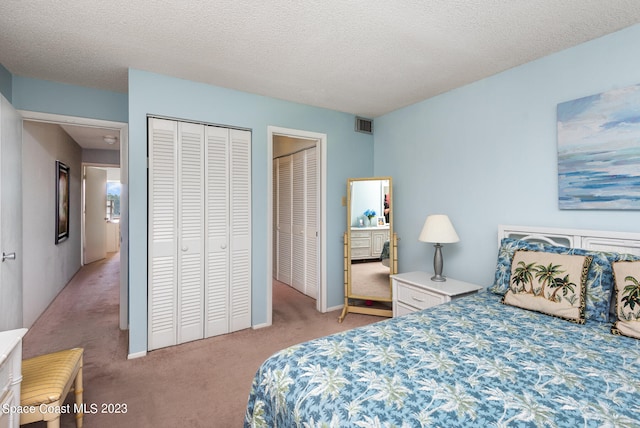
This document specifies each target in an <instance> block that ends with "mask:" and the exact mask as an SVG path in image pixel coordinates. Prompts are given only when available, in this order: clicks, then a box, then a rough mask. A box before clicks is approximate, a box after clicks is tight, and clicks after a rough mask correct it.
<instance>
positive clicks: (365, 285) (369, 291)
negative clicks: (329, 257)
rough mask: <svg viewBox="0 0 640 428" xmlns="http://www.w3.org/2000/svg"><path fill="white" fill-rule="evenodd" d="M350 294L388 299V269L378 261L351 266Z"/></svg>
mask: <svg viewBox="0 0 640 428" xmlns="http://www.w3.org/2000/svg"><path fill="white" fill-rule="evenodd" d="M351 292H352V294H356V295H359V296H371V297H382V298H385V297H387V298H388V297H390V296H391V282H390V281H389V268H388V267H386V266H385V265H383V264H382V263H381V262H380V261H378V260H376V261H373V262H364V263H353V264H352V265H351Z"/></svg>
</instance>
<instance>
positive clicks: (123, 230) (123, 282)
mask: <svg viewBox="0 0 640 428" xmlns="http://www.w3.org/2000/svg"><path fill="white" fill-rule="evenodd" d="M18 113H19V114H20V115H21V116H22V119H23V120H31V121H35V122H46V123H53V124H56V125H77V126H92V127H98V128H112V129H114V130H116V131H118V132H119V133H120V135H119V140H120V182H121V183H122V184H123V187H125V188H126V187H127V186H128V178H127V177H128V171H127V170H126V169H125V168H126V166H127V165H128V164H129V150H128V141H129V124H128V123H126V122H114V121H110V120H101V119H90V118H87V117H77V116H66V115H62V114H53V113H42V112H37V111H29V110H18ZM123 179H124V180H123ZM123 192H124V194H125V195H128V191H127V190H126V189H124V190H123ZM122 197H123V196H122V195H121V198H122ZM124 198H125V201H121V203H120V210H121V212H122V211H127V210H128V208H129V205H128V203H127V201H126V198H127V196H124ZM123 202H124V204H123ZM128 218H129V217H128V212H125V218H124V219H123V217H122V213H121V215H120V221H121V224H120V236H121V240H122V242H121V245H120V323H119V324H120V325H119V327H120V329H121V330H127V329H128V328H129V251H128V248H129V228H128V224H125V225H123V224H122V222H123V221H124V222H125V223H127V222H128ZM123 226H124V227H123ZM80 258H81V260H80V263H82V251H80Z"/></svg>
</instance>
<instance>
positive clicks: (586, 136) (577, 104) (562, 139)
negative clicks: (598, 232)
mask: <svg viewBox="0 0 640 428" xmlns="http://www.w3.org/2000/svg"><path fill="white" fill-rule="evenodd" d="M639 109H640V85H633V86H628V87H625V88H619V89H612V90H610V91H607V92H603V93H600V94H597V95H590V96H587V97H583V98H579V99H577V100H572V101H567V102H564V103H560V104H558V112H557V113H558V119H557V121H558V206H559V208H560V209H567V210H571V209H582V210H595V209H603V210H640V191H639V190H638V189H639V185H640V144H638V141H640V114H639V113H638V111H639Z"/></svg>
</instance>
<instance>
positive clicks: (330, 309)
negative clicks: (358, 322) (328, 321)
mask: <svg viewBox="0 0 640 428" xmlns="http://www.w3.org/2000/svg"><path fill="white" fill-rule="evenodd" d="M342 308H344V305H338V306H332V307H330V308H327V310H326V311H325V312H333V311H341V310H342Z"/></svg>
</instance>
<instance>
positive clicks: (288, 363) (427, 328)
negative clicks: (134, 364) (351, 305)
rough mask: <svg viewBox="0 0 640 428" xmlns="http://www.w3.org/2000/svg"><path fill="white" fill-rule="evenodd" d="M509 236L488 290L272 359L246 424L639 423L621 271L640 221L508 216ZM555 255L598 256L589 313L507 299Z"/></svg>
mask: <svg viewBox="0 0 640 428" xmlns="http://www.w3.org/2000/svg"><path fill="white" fill-rule="evenodd" d="M498 235H499V236H498V252H497V254H498V257H497V265H496V270H495V281H494V283H493V284H492V285H489V286H488V287H487V289H486V290H485V291H482V292H480V293H477V294H475V295H473V296H470V297H465V298H463V299H458V300H455V301H453V302H452V303H450V304H445V305H440V306H436V307H433V308H429V309H426V310H423V311H419V312H415V313H412V314H408V315H404V316H401V317H397V318H393V319H387V320H383V321H380V322H377V323H374V324H371V325H368V326H365V327H360V328H357V329H353V330H349V331H346V332H343V333H339V334H335V335H332V336H327V337H323V338H319V339H316V340H313V341H309V342H306V343H302V344H299V345H295V346H292V347H290V348H287V349H284V350H282V351H280V352H278V353H276V354H274V355H273V356H272V357H270V358H269V359H267V360H266V361H265V362H264V363H263V364H262V365H261V367H260V368H259V369H258V371H257V373H256V375H255V378H254V380H253V384H252V387H251V391H250V395H249V400H248V404H247V410H246V415H245V427H321V426H327V427H346V426H353V427H431V426H447V427H455V426H464V427H489V426H493V427H514V426H515V427H520V426H522V427H524V426H527V427H528V426H531V427H534V426H535V427H547V426H548V427H579V426H580V427H607V426H609V427H637V426H640V416H639V415H640V399H639V397H640V370H639V369H638V367H639V366H640V336H637V337H633V333H632V335H631V336H629V335H621V334H620V330H619V329H618V328H617V326H622V325H623V324H625V325H626V324H627V323H633V322H634V320H633V319H631V318H632V317H631V318H629V317H627V318H629V319H627V318H625V319H624V320H622V319H620V318H619V317H618V312H619V313H620V315H622V314H623V312H622V311H620V310H619V309H620V308H619V307H618V306H616V304H614V305H611V304H610V301H611V300H612V299H613V300H614V301H615V302H617V303H618V305H621V304H622V303H621V300H620V298H621V296H622V294H621V291H620V290H621V288H620V284H616V283H615V282H616V281H618V276H619V275H618V274H619V273H620V271H619V270H618V269H622V268H623V267H624V268H627V267H632V268H634V269H636V268H637V267H638V265H639V264H640V262H635V260H638V259H640V233H628V234H627V233H609V232H594V231H583V230H563V229H547V228H527V227H513V226H500V227H499V233H498ZM550 254H558V257H563V258H564V259H566V258H570V259H571V263H574V262H575V263H574V264H576V265H579V266H582V267H585V266H587V267H588V269H578V271H579V272H578V273H577V274H576V275H579V276H580V279H581V281H583V282H582V283H581V284H579V285H580V286H581V287H582V288H581V290H582V291H580V293H581V294H580V295H581V296H582V299H583V300H582V301H581V302H582V304H580V305H579V306H580V308H579V311H578V312H579V313H580V314H581V316H582V317H583V318H582V319H571V316H572V315H569V316H565V315H566V314H565V313H564V312H562V313H560V314H559V315H558V314H548V313H543V312H540V311H536V310H531V309H524V308H522V307H518V306H515V305H513V304H505V303H503V300H505V299H506V296H508V295H509V294H510V293H511V294H517V290H518V289H522V290H524V291H522V292H523V293H525V294H527V293H529V291H528V290H530V289H531V288H534V287H530V288H527V287H526V286H524V287H521V285H520V284H519V283H518V281H516V280H515V278H516V277H518V276H519V275H520V273H521V271H518V270H517V269H518V266H525V265H526V264H527V263H526V262H525V263H524V264H523V265H518V266H516V265H513V262H514V261H516V260H517V257H529V256H532V255H536V256H541V257H542V256H544V257H551V258H553V257H555V256H553V255H550ZM564 259H563V260H564ZM587 261H588V263H587ZM581 263H582V264H581ZM607 263H608V264H607ZM614 269H616V270H614ZM622 272H627V271H622ZM622 276H627V273H624V274H623V275H622ZM558 278H560V279H562V275H559V276H558ZM565 279H566V278H565ZM569 279H570V280H571V281H573V282H576V281H574V280H573V279H572V278H569ZM571 281H569V282H571ZM573 282H571V284H573V285H574V286H575V285H576V284H574V283H573ZM550 284H551V282H549V283H547V285H546V287H547V289H548V293H547V295H548V296H551V295H553V296H554V299H555V301H554V302H552V303H566V300H567V299H568V297H567V296H568V295H570V294H571V293H569V292H567V293H566V294H565V299H564V300H562V299H560V301H558V299H559V297H558V296H562V295H563V294H562V292H560V293H556V294H553V292H554V291H556V289H553V288H552V287H551V285H550ZM560 284H561V285H563V287H564V288H561V290H563V291H566V287H568V288H569V289H571V288H572V287H570V286H567V281H565V282H562V281H560ZM505 287H506V289H507V290H506V291H505ZM538 288H539V287H538ZM573 288H574V289H576V290H579V289H580V287H577V286H576V287H573ZM611 290H613V293H612V292H611ZM532 295H533V294H532ZM611 296H613V298H611ZM525 297H526V296H525ZM569 300H571V299H569ZM623 300H624V298H623ZM638 304H639V305H640V302H638ZM612 308H613V309H612ZM574 309H575V308H574ZM544 310H546V309H544ZM562 310H564V309H562ZM635 310H636V311H637V312H639V313H638V317H640V307H636V308H635ZM616 317H618V318H616ZM581 320H582V321H581ZM636 322H638V321H636ZM638 323H640V322H638ZM631 325H634V326H635V324H631ZM614 333H617V334H614ZM623 334H625V333H624V332H623Z"/></svg>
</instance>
